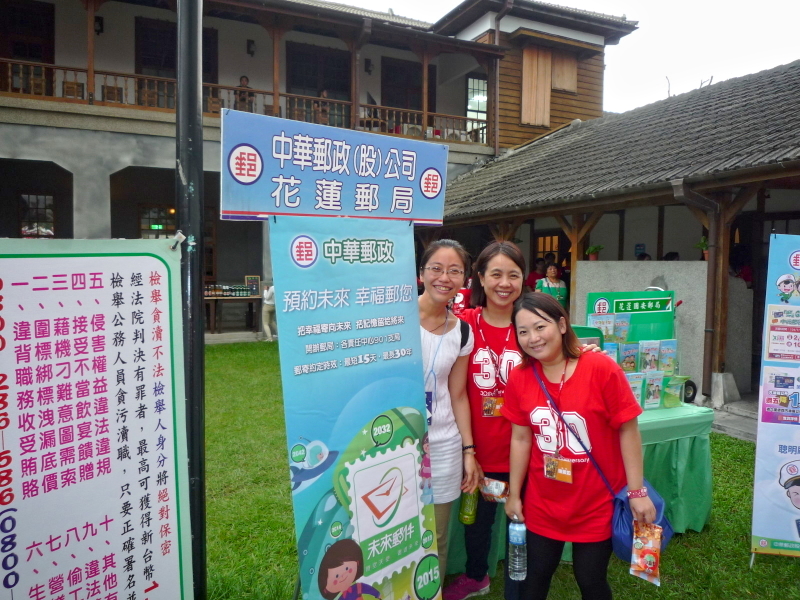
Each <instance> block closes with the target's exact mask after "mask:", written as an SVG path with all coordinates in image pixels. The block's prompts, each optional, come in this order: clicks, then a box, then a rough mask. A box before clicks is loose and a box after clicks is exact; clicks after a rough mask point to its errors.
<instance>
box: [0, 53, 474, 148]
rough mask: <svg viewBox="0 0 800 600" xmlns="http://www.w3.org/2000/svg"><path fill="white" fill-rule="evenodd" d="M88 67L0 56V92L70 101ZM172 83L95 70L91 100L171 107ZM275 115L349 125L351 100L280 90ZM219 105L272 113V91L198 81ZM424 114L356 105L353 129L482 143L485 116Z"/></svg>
mask: <svg viewBox="0 0 800 600" xmlns="http://www.w3.org/2000/svg"><path fill="white" fill-rule="evenodd" d="M87 80H88V76H87V71H86V69H77V68H72V67H61V66H55V65H47V64H42V63H33V62H25V61H18V60H14V61H12V60H8V59H0V93H2V94H4V95H13V96H26V97H31V98H36V97H39V98H49V99H57V100H63V101H69V102H83V103H86V102H88V101H89V98H88V94H87ZM176 100H177V82H176V81H175V80H174V79H168V78H165V77H152V76H148V75H131V74H126V73H112V72H109V71H96V72H95V78H94V102H95V103H98V104H106V105H123V106H129V107H137V108H144V109H151V110H164V111H173V110H175V106H176ZM279 105H280V115H281V116H283V117H285V118H287V119H292V120H295V121H305V122H307V123H318V124H322V125H331V126H333V127H342V128H345V129H349V128H350V125H351V118H350V117H351V113H352V110H353V105H352V102H348V101H345V100H334V99H332V98H318V97H314V96H301V95H298V94H279ZM223 108H233V109H235V110H242V111H246V112H253V113H258V114H267V115H271V114H273V110H274V94H273V92H271V91H268V90H259V89H252V88H241V87H236V86H224V85H217V84H211V83H205V84H203V112H204V113H206V115H207V116H213V115H218V114H219V113H220V112H221V111H222V109H223ZM423 119H424V117H423V113H422V111H417V110H407V109H401V108H393V107H390V106H379V105H360V106H359V107H358V118H357V119H356V129H359V130H361V131H372V132H376V133H384V134H389V135H400V136H404V137H410V138H415V139H428V140H442V141H445V142H466V143H473V144H486V143H487V139H488V138H487V133H486V121H485V120H483V119H470V118H467V117H460V116H454V115H444V114H438V113H428V118H427V123H425V124H423Z"/></svg>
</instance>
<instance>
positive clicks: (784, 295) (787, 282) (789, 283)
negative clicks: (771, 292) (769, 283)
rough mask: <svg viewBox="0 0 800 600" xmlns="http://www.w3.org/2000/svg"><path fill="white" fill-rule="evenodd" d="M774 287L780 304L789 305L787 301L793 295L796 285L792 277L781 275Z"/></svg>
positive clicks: (790, 275)
mask: <svg viewBox="0 0 800 600" xmlns="http://www.w3.org/2000/svg"><path fill="white" fill-rule="evenodd" d="M775 285H777V286H778V297H779V298H780V299H781V302H785V303H786V304H789V300H790V298H791V297H792V295H793V294H794V291H795V287H796V285H797V282H795V279H794V275H792V274H786V275H781V276H780V277H778V282H777V283H776V284H775Z"/></svg>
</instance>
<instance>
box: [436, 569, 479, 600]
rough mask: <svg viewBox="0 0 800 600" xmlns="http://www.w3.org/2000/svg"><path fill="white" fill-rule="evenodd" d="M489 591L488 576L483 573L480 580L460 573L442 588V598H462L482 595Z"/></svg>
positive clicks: (445, 599)
mask: <svg viewBox="0 0 800 600" xmlns="http://www.w3.org/2000/svg"><path fill="white" fill-rule="evenodd" d="M488 593H489V576H488V575H485V576H484V577H483V579H481V580H480V581H476V580H474V579H472V578H471V577H467V576H466V575H464V574H462V575H459V576H458V577H456V579H455V581H453V583H451V584H450V585H448V586H447V587H446V588H445V590H444V600H464V598H472V597H473V596H483V595H484V594H488Z"/></svg>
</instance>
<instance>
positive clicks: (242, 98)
mask: <svg viewBox="0 0 800 600" xmlns="http://www.w3.org/2000/svg"><path fill="white" fill-rule="evenodd" d="M272 102H273V99H272V92H268V91H267V90H257V89H252V88H241V87H231V86H225V85H217V84H214V83H204V84H203V112H206V113H210V114H219V113H220V111H221V110H222V109H223V108H232V109H234V110H241V111H245V112H252V113H258V114H260V115H271V114H272Z"/></svg>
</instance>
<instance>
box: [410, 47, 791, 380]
mask: <svg viewBox="0 0 800 600" xmlns="http://www.w3.org/2000/svg"><path fill="white" fill-rule="evenodd" d="M445 226H446V232H438V233H433V232H424V233H423V234H422V235H424V236H427V235H449V236H452V237H456V238H457V239H462V240H464V241H466V242H467V243H468V244H469V245H471V247H472V249H473V250H477V249H478V248H479V247H480V246H481V244H483V243H485V241H486V240H487V239H488V238H491V237H495V238H501V239H512V238H515V239H517V240H518V241H520V242H521V244H522V245H523V246H524V248H525V249H526V251H527V252H528V256H529V258H530V259H531V260H532V259H533V258H536V257H538V256H542V255H544V253H546V252H548V251H553V252H554V253H555V254H556V255H557V257H558V260H559V261H560V262H561V263H562V264H563V265H564V266H565V267H566V268H567V269H568V270H570V271H571V272H572V274H573V275H575V276H576V277H577V278H580V264H581V261H583V260H585V259H586V258H587V257H586V255H585V249H586V248H587V246H589V245H596V244H597V245H603V246H605V249H604V250H603V251H602V252H601V259H602V260H614V261H616V260H619V261H622V260H629V261H630V260H634V259H635V253H636V251H637V248H643V247H646V248H647V250H648V252H649V253H652V254H653V255H654V256H653V258H654V259H656V260H657V259H659V258H661V257H662V256H663V254H665V253H666V252H669V251H675V252H678V253H679V254H680V257H681V258H682V259H683V260H702V253H701V250H700V249H698V248H696V245H697V244H698V243H699V242H700V240H701V238H703V237H705V238H706V239H707V240H708V250H709V251H708V270H707V273H708V277H707V281H698V282H697V285H702V286H705V288H706V290H707V292H708V300H707V307H709V308H708V310H709V313H708V315H707V319H706V322H705V331H706V341H705V346H706V352H705V360H706V361H708V365H709V368H708V369H705V371H706V373H707V375H708V376H710V374H711V373H723V372H725V354H726V347H727V343H728V340H727V333H726V332H727V331H728V323H727V319H728V310H727V306H728V288H729V278H730V274H731V273H733V274H736V273H737V272H739V270H740V267H741V264H747V266H749V267H751V269H752V273H753V279H752V286H753V291H754V303H753V314H752V323H753V339H754V340H756V342H755V343H754V344H753V349H752V352H753V355H754V357H755V358H756V360H757V359H758V357H759V356H760V345H759V342H758V340H760V339H761V325H762V322H763V320H762V316H763V302H762V300H761V299H763V297H764V294H765V293H769V292H772V291H773V289H772V288H773V287H774V282H768V281H766V280H765V279H766V259H767V254H768V248H769V235H770V233H792V234H800V61H797V62H793V63H790V64H788V65H784V66H781V67H776V68H774V69H770V70H767V71H762V72H760V73H755V74H753V75H748V76H746V77H740V78H736V79H731V80H728V81H724V82H721V83H717V84H714V85H712V86H708V87H703V88H701V89H698V90H695V91H692V92H689V93H686V94H681V95H679V96H673V97H671V98H668V99H665V100H661V101H659V102H655V103H653V104H649V105H647V106H643V107H641V108H637V109H635V110H632V111H629V112H626V113H623V114H619V115H609V116H606V117H603V118H600V119H593V120H590V121H577V120H576V121H575V122H573V123H571V124H570V125H568V126H566V127H563V128H561V129H559V130H557V131H554V132H552V133H550V134H547V135H545V136H542V137H540V138H538V139H536V140H534V141H532V142H530V143H528V144H526V145H523V146H521V147H518V148H516V149H514V150H512V151H511V152H508V153H507V154H505V155H504V156H501V157H500V158H498V159H497V160H495V161H493V162H491V163H489V164H487V165H484V166H482V167H480V168H478V169H475V170H473V171H472V172H470V173H468V174H465V175H462V176H460V177H459V178H457V179H456V180H454V181H452V182H451V183H450V184H449V186H448V190H447V203H446V207H445ZM734 247H737V248H738V249H739V250H741V251H742V252H743V254H742V252H738V253H737V255H738V257H737V259H738V261H740V264H737V265H735V266H734V268H733V269H731V263H730V257H731V250H732V248H734ZM627 264H628V266H624V265H621V267H622V268H626V269H634V268H636V267H635V265H636V263H627ZM574 283H575V282H574V280H573V291H574ZM573 300H574V294H573ZM579 318H580V317H579ZM749 334H750V332H749V331H748V339H749ZM707 384H708V382H706V385H705V386H704V391H706V392H710V391H709V389H708V385H707Z"/></svg>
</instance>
